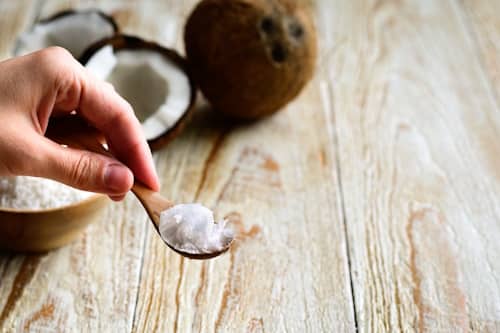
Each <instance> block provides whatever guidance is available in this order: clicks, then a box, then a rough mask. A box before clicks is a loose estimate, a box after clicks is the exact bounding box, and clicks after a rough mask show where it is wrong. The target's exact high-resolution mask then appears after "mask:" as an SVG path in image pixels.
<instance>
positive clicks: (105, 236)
mask: <svg viewBox="0 0 500 333" xmlns="http://www.w3.org/2000/svg"><path fill="white" fill-rule="evenodd" d="M28 2H29V1H28ZM8 3H9V4H10V3H14V2H11V1H9V2H8ZM90 5H93V6H98V7H100V8H102V9H103V10H105V11H110V10H112V11H111V13H113V14H115V15H118V16H119V15H122V16H121V17H124V14H123V13H128V14H127V15H126V18H127V19H126V20H125V19H123V18H122V19H121V24H122V25H123V26H124V27H125V28H126V29H130V30H134V29H136V30H137V31H141V32H144V33H146V32H149V33H151V34H153V33H154V32H155V29H156V26H155V25H151V24H150V23H148V22H146V21H145V20H139V19H136V17H137V16H138V15H142V14H141V13H140V12H135V11H128V10H127V8H128V6H129V4H128V2H127V1H123V2H117V1H107V2H104V1H103V2H101V3H95V2H92V4H91V3H90V2H83V1H82V3H79V2H77V1H74V2H71V3H70V2H62V1H55V0H54V1H46V2H45V5H44V7H43V8H42V13H41V16H42V17H46V16H49V15H52V14H53V13H55V12H57V11H59V10H62V9H66V8H69V7H71V8H73V7H82V8H83V7H88V6H90ZM120 9H121V11H120ZM17 11H18V12H19V15H20V14H21V13H23V12H25V11H26V10H25V9H24V8H19V9H17V10H15V9H11V12H12V15H10V16H8V17H6V18H5V21H4V19H2V24H5V25H7V26H9V25H10V26H14V24H13V23H9V22H7V21H8V20H9V18H13V19H14V18H15V17H16V14H15V13H16V12H17ZM120 13H122V14H120ZM4 22H5V23H4ZM2 36H3V34H2ZM162 36H163V38H167V37H168V35H167V34H164V35H162ZM10 40H12V38H11V39H10ZM148 223H149V222H148V219H147V217H146V215H145V213H144V210H143V209H142V208H141V207H140V206H139V204H138V203H137V202H136V200H135V198H133V197H131V196H130V197H128V198H127V200H126V201H125V203H123V204H110V205H109V208H108V210H107V212H105V214H104V216H103V218H102V219H101V220H100V221H99V222H98V223H96V224H94V225H92V226H91V227H90V228H88V230H87V231H86V232H85V234H84V235H82V238H81V239H79V240H78V241H77V242H75V243H74V244H72V245H70V246H67V247H65V248H62V249H60V250H57V251H53V252H50V253H48V254H46V255H40V256H27V257H25V256H4V257H2V259H1V260H0V272H2V273H1V275H0V277H1V280H0V283H1V284H0V295H1V300H0V313H1V314H0V331H2V332H4V331H8V332H10V331H34V332H45V331H50V332H52V331H58V332H128V331H130V330H131V327H132V320H133V315H134V309H135V305H136V298H137V292H138V284H139V276H140V268H141V262H142V255H143V246H144V240H145V231H146V226H147V225H148Z"/></svg>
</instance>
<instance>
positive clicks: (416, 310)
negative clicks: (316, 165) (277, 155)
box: [318, 0, 500, 332]
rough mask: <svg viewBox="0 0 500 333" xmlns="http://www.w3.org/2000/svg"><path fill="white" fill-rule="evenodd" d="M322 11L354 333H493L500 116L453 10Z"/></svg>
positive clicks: (419, 6) (498, 265) (350, 2)
mask: <svg viewBox="0 0 500 333" xmlns="http://www.w3.org/2000/svg"><path fill="white" fill-rule="evenodd" d="M318 4H319V5H320V6H319V8H318V9H319V10H318V15H320V19H319V20H318V21H319V24H320V31H322V32H325V33H326V32H328V35H325V36H324V37H325V39H324V41H325V43H324V44H323V47H325V48H329V51H330V53H329V55H330V57H327V56H325V57H324V58H323V66H322V67H321V68H320V72H321V73H324V75H323V76H322V80H323V82H324V85H325V89H324V90H325V92H324V95H325V96H327V97H328V99H329V100H330V101H331V103H332V105H333V109H334V110H335V123H334V125H335V128H336V131H337V133H338V142H339V158H340V169H341V183H342V190H343V193H344V202H345V211H346V220H347V229H348V235H349V237H348V239H349V245H350V258H351V263H352V275H353V283H354V291H355V303H356V309H357V323H358V325H359V329H360V331H361V332H371V331H377V332H393V331H428V332H458V331H460V332H463V331H478V332H483V331H487V332H494V331H498V330H499V329H500V311H499V310H500V302H498V299H499V296H500V295H499V293H500V292H499V290H500V289H499V288H500V283H499V281H500V260H498V259H499V257H498V253H500V243H499V242H498V239H499V237H500V223H499V222H500V205H499V197H500V174H499V171H498V170H500V160H499V159H498V156H500V145H498V137H499V133H500V111H499V110H498V108H497V106H496V104H495V101H494V98H493V96H492V94H491V91H490V89H489V87H488V82H487V81H486V80H484V76H483V73H482V68H481V65H480V61H479V56H478V50H477V48H476V45H475V44H474V43H473V41H472V39H471V38H470V35H468V33H469V32H468V31H467V30H466V29H465V26H464V25H463V24H462V22H461V15H462V14H461V13H460V11H459V10H460V8H459V7H458V6H456V4H455V3H453V2H451V1H418V0H414V1H375V0H373V1H361V0H359V1H356V0H345V1H321V2H318ZM491 15H495V14H494V13H491ZM325 52H326V51H325ZM498 56H499V55H498V53H497V54H496V55H492V57H498ZM497 60H498V59H497Z"/></svg>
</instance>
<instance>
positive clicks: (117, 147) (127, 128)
mask: <svg viewBox="0 0 500 333" xmlns="http://www.w3.org/2000/svg"><path fill="white" fill-rule="evenodd" d="M42 55H43V57H44V59H45V60H44V63H46V66H48V65H49V64H51V65H52V68H56V69H55V70H52V72H51V73H52V74H50V75H53V76H54V77H55V80H56V86H57V89H56V90H57V96H55V98H54V101H55V102H54V107H53V112H54V113H56V114H57V113H68V112H72V111H73V110H77V112H78V113H79V114H80V115H81V116H82V117H83V118H85V119H86V120H87V121H88V122H89V123H90V124H92V125H93V126H94V127H96V128H97V129H99V130H100V131H101V132H102V133H103V134H104V135H105V136H106V139H107V142H108V145H109V147H110V150H111V151H112V152H113V153H114V155H115V156H116V158H117V159H118V160H120V161H121V162H123V163H124V164H125V165H127V166H128V167H129V168H130V169H131V170H132V172H133V174H134V175H135V177H136V178H137V179H139V180H140V181H141V182H143V183H144V184H145V185H147V186H149V187H150V188H152V189H153V190H156V191H158V190H159V181H158V176H157V175H156V171H155V167H154V163H153V159H152V155H151V151H150V149H149V146H148V145H147V142H146V139H145V138H144V135H143V132H142V128H141V125H140V123H139V121H138V120H137V118H136V117H135V115H134V112H133V110H132V107H131V106H130V104H129V103H128V102H127V101H125V100H124V99H123V98H122V97H121V96H120V95H119V94H118V93H117V92H116V91H115V90H114V89H113V87H112V85H111V84H109V83H106V82H104V81H102V80H100V79H98V78H96V77H94V76H93V75H91V74H90V73H89V72H88V71H86V70H85V68H83V67H82V66H81V65H80V64H79V63H78V62H77V61H76V60H75V59H74V58H73V57H71V55H69V53H68V52H67V51H65V50H64V49H61V48H48V49H46V50H45V52H43V53H42ZM43 125H44V124H42V128H43V127H44V126H43Z"/></svg>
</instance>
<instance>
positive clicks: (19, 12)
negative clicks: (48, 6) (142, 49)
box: [0, 0, 41, 61]
mask: <svg viewBox="0 0 500 333" xmlns="http://www.w3.org/2000/svg"><path fill="white" fill-rule="evenodd" d="M40 3H41V2H40V1H39V0H37V1H30V0H21V1H2V2H0V17H1V18H2V19H0V31H1V32H2V33H1V34H0V61H2V60H4V59H7V58H9V57H10V56H11V54H12V51H13V45H14V42H15V40H16V38H17V36H18V35H19V33H20V32H22V31H24V30H25V29H27V28H28V27H29V25H30V24H31V23H32V22H33V20H34V19H35V18H36V16H37V15H38V12H39V5H40Z"/></svg>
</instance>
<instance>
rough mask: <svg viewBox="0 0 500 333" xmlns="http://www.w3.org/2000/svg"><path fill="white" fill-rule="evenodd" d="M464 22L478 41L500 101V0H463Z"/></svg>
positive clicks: (483, 61) (461, 2) (486, 69)
mask: <svg viewBox="0 0 500 333" xmlns="http://www.w3.org/2000/svg"><path fill="white" fill-rule="evenodd" d="M460 4H461V5H462V6H463V9H464V15H463V17H464V24H465V25H466V26H467V27H468V28H470V30H471V38H472V39H474V41H476V42H477V46H478V48H479V52H480V54H481V58H482V59H481V60H482V64H483V69H484V72H485V75H486V77H487V80H488V79H489V80H491V82H492V84H493V86H494V90H495V94H496V100H497V105H498V103H500V56H499V55H500V20H499V19H498V13H500V2H499V1H488V0H478V1H471V0H462V1H460Z"/></svg>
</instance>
